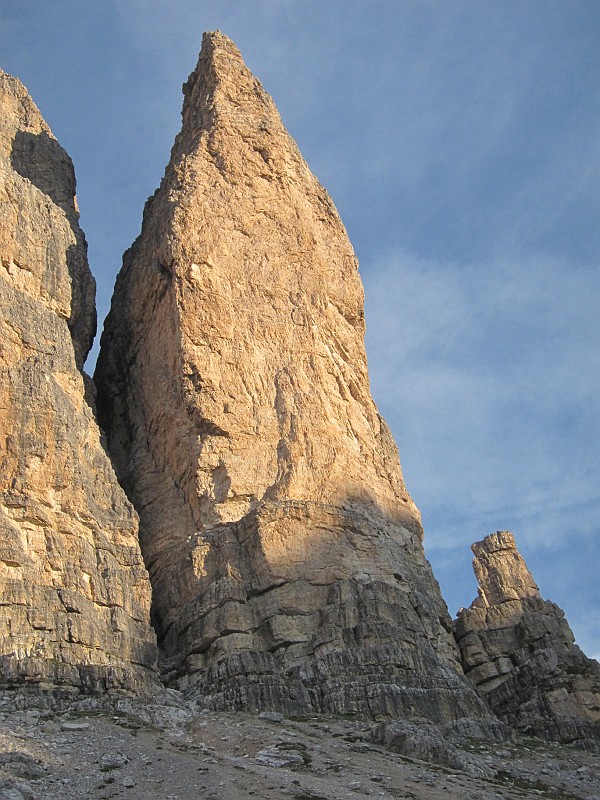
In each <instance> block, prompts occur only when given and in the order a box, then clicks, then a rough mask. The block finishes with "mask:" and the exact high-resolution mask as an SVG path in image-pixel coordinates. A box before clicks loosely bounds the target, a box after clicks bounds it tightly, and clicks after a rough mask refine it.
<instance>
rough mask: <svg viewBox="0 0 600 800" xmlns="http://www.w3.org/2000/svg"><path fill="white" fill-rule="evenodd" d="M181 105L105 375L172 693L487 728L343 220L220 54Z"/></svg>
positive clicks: (121, 283)
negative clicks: (381, 370) (372, 385)
mask: <svg viewBox="0 0 600 800" xmlns="http://www.w3.org/2000/svg"><path fill="white" fill-rule="evenodd" d="M184 95H185V101H184V106H183V127H182V130H181V133H180V134H179V135H178V137H177V139H176V141H175V144H174V147H173V150H172V154H171V160H170V163H169V165H168V167H167V169H166V173H165V176H164V179H163V181H162V183H161V186H160V188H159V189H158V191H157V192H156V193H155V195H154V196H153V197H152V198H151V199H150V200H149V201H148V204H147V206H146V210H145V214H144V221H143V227H142V233H141V235H140V237H139V238H138V239H137V241H136V242H135V243H134V245H133V246H132V248H131V249H130V250H129V251H128V252H127V253H126V254H125V257H124V261H123V268H122V270H121V273H120V275H119V277H118V280H117V284H116V288H115V294H114V298H113V304H112V310H111V313H110V315H109V318H108V320H107V322H106V326H105V330H104V334H103V336H102V346H101V354H100V359H99V362H98V368H97V371H96V381H97V385H98V391H99V410H100V413H101V418H102V424H103V426H104V427H105V429H106V431H107V436H108V442H109V448H110V452H111V453H112V455H113V458H114V462H115V464H116V468H117V471H118V474H119V476H120V478H121V480H122V482H123V485H124V486H125V487H126V490H127V492H128V493H129V496H130V498H131V499H132V501H133V502H134V504H135V506H136V508H137V510H138V512H139V514H140V519H141V527H140V536H141V542H142V548H143V552H144V556H145V560H146V564H147V565H148V568H149V571H150V575H151V579H152V583H153V588H154V601H153V614H154V620H155V624H156V628H157V631H158V634H159V642H160V647H161V649H162V653H163V658H164V667H165V671H166V674H167V675H168V676H170V677H171V678H172V679H173V680H177V681H178V682H179V685H180V686H181V687H183V688H189V689H193V690H194V691H196V692H197V693H198V694H199V695H203V696H204V698H205V701H206V702H207V703H208V704H210V705H212V706H213V707H216V708H241V707H252V708H260V707H272V708H281V709H285V710H288V711H302V710H304V711H306V710H322V711H339V712H358V713H362V714H371V715H374V714H388V715H395V714H399V713H402V714H406V715H409V716H410V715H413V716H427V717H430V718H435V719H454V718H459V717H462V716H464V715H482V716H483V717H485V716H486V713H487V712H486V711H485V709H484V707H483V705H482V704H481V702H480V701H479V699H478V698H477V696H476V695H475V693H474V692H473V691H472V689H471V688H470V685H469V684H468V683H467V682H466V681H465V680H464V678H463V676H462V673H461V668H460V665H459V660H458V653H457V650H456V648H455V645H454V642H453V639H452V636H451V633H450V626H449V617H448V614H447V609H446V607H445V605H444V603H443V601H442V598H441V596H440V592H439V587H438V585H437V583H436V582H435V580H434V578H433V576H432V574H431V570H430V567H429V564H428V563H427V562H426V560H425V558H424V556H423V550H422V545H421V536H422V531H421V525H420V520H419V514H418V511H417V509H416V507H415V505H414V504H413V502H412V500H411V498H410V497H409V495H408V493H407V491H406V488H405V486H404V482H403V479H402V474H401V470H400V464H399V460H398V453H397V450H396V447H395V445H394V442H393V440H392V438H391V435H390V433H389V430H388V428H387V426H386V424H385V422H384V421H383V420H382V418H381V417H380V415H379V414H378V412H377V409H376V407H375V405H374V403H373V400H372V399H371V395H370V390H369V380H368V374H367V362H366V356H365V350H364V343H363V337H364V314H363V290H362V285H361V282H360V278H359V276H358V272H357V262H356V258H355V256H354V253H353V250H352V247H351V245H350V242H349V241H348V238H347V235H346V233H345V230H344V227H343V225H342V223H341V221H340V218H339V216H338V214H337V211H336V209H335V207H334V205H333V203H332V201H331V199H330V197H329V196H328V194H327V192H326V191H325V190H324V189H323V187H322V186H321V185H320V184H319V183H318V181H317V180H316V179H315V178H314V177H313V175H312V174H311V173H310V171H309V169H308V167H307V165H306V163H305V162H304V161H303V159H302V157H301V155H300V153H299V151H298V149H297V147H296V145H295V143H294V142H293V141H292V139H291V138H290V136H289V135H288V133H287V132H286V130H285V129H284V127H283V125H282V122H281V120H280V117H279V115H278V113H277V110H276V108H275V106H274V104H273V101H272V100H271V98H270V97H269V96H268V95H267V94H266V93H265V92H264V90H263V89H262V87H261V85H260V83H259V82H258V80H257V79H256V78H254V77H253V75H252V74H251V73H250V72H249V70H248V69H247V68H246V67H245V65H244V63H243V61H242V59H241V56H240V54H239V52H238V50H237V48H236V47H235V46H234V45H233V43H232V42H231V41H229V40H228V39H227V38H226V37H225V36H223V35H221V34H220V33H211V34H206V35H205V37H204V41H203V47H202V52H201V54H200V59H199V61H198V65H197V67H196V69H195V71H194V72H193V73H192V75H191V76H190V78H189V80H188V82H187V83H186V85H185V86H184Z"/></svg>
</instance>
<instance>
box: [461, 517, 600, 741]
mask: <svg viewBox="0 0 600 800" xmlns="http://www.w3.org/2000/svg"><path fill="white" fill-rule="evenodd" d="M472 549H473V552H474V553H475V559H474V561H473V568H474V570H475V575H476V576H477V580H478V582H479V596H478V598H477V599H476V600H475V601H474V602H473V603H472V605H471V607H470V608H467V609H461V611H459V614H458V619H457V620H456V621H455V623H454V628H455V636H456V640H457V642H458V645H459V647H460V651H461V655H462V662H463V667H464V669H465V672H466V674H467V675H468V676H469V678H471V679H472V680H473V681H474V682H475V684H476V686H477V688H478V691H479V692H480V693H481V694H482V695H483V696H484V697H485V699H486V700H487V701H488V703H489V704H490V706H491V707H492V709H493V710H494V711H495V713H496V714H497V715H498V716H499V717H500V719H502V720H503V721H504V722H506V723H508V724H509V725H511V726H513V727H516V728H518V729H521V730H524V731H528V732H531V733H533V734H535V735H536V736H541V737H543V738H547V739H555V740H558V741H578V740H586V739H594V738H595V739H600V664H598V662H597V661H594V660H593V659H589V658H587V657H586V656H585V655H584V654H583V653H582V652H581V650H580V649H579V647H577V645H576V644H574V637H573V633H572V631H571V629H570V627H569V625H568V623H567V621H566V620H565V618H564V613H563V612H562V610H561V609H560V608H559V607H558V606H556V605H555V604H554V603H551V602H549V601H547V600H542V598H541V596H540V593H539V591H538V588H537V586H536V584H535V582H534V580H533V578H532V576H531V573H530V572H529V570H528V569H527V566H526V564H525V562H524V560H523V558H522V557H521V556H520V554H519V553H518V551H517V549H516V547H515V542H514V539H513V535H512V534H511V533H509V532H508V531H498V532H497V533H493V534H491V535H490V536H486V538H485V539H483V541H481V542H476V543H475V544H474V545H473V547H472Z"/></svg>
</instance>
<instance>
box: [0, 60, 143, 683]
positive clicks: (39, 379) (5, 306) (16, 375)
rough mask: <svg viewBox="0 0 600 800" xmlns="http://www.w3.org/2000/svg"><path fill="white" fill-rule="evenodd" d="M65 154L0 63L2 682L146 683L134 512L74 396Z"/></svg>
mask: <svg viewBox="0 0 600 800" xmlns="http://www.w3.org/2000/svg"><path fill="white" fill-rule="evenodd" d="M78 217H79V215H78V212H77V207H76V203H75V177H74V172H73V165H72V163H71V160H70V159H69V157H68V156H67V154H66V153H65V151H64V150H63V149H62V148H61V147H60V145H59V144H58V142H57V141H56V139H55V138H54V137H53V135H52V133H51V131H50V129H49V128H48V126H47V125H46V123H45V122H44V120H43V119H42V117H41V115H40V113H39V111H38V110H37V108H36V107H35V105H34V103H33V102H32V100H31V98H30V97H29V95H28V94H27V91H26V90H25V89H24V87H23V86H22V85H21V83H20V82H19V81H18V80H16V79H15V78H12V77H11V76H9V75H7V74H5V73H3V72H1V71H0V258H1V265H0V304H1V308H2V314H1V316H0V418H1V429H2V435H1V436H0V626H1V632H2V636H1V637H0V687H6V686H13V685H19V684H22V683H24V682H25V683H29V684H31V683H34V684H41V685H42V686H46V687H49V686H56V685H60V686H63V687H65V688H71V689H83V690H102V689H106V688H127V689H136V690H139V689H143V688H145V687H147V686H148V685H151V684H152V683H153V682H154V681H155V680H156V679H155V678H154V677H153V675H154V674H155V673H154V671H153V670H154V665H155V662H156V644H155V638H154V634H153V631H152V630H151V628H150V626H149V606H150V583H149V580H148V575H147V572H146V570H145V568H144V565H143V561H142V558H141V553H140V549H139V544H138V542H137V538H136V535H137V517H136V514H135V511H134V510H133V508H132V507H131V505H130V503H129V502H128V500H127V499H126V497H125V495H124V493H123V491H122V490H121V488H120V487H119V485H118V483H117V480H116V477H115V474H114V472H113V470H112V467H111V465H110V462H109V460H108V457H107V456H106V454H105V452H104V450H103V447H102V445H101V442H100V433H99V430H98V427H97V425H96V423H95V420H94V418H93V414H92V412H91V410H90V408H89V406H88V404H87V403H86V400H85V397H84V395H85V386H84V376H83V374H82V372H81V368H82V365H83V361H84V359H85V356H86V355H87V352H88V350H89V347H90V345H91V341H92V337H93V335H94V331H95V326H96V316H95V307H94V294H95V286H94V280H93V278H92V276H91V274H90V271H89V268H88V265H87V256H86V243H85V239H84V236H83V233H82V231H81V229H80V227H79V224H78Z"/></svg>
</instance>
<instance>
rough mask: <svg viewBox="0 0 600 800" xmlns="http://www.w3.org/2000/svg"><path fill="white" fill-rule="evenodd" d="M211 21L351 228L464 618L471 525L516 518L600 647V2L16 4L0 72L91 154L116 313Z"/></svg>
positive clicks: (89, 169)
mask: <svg viewBox="0 0 600 800" xmlns="http://www.w3.org/2000/svg"><path fill="white" fill-rule="evenodd" d="M215 28H219V29H221V30H222V31H223V32H224V33H226V34H227V35H228V36H230V37H231V38H232V39H233V40H234V41H235V42H236V44H237V45H238V47H239V48H240V49H241V51H242V54H243V56H244V58H245V60H246V63H247V64H248V66H249V67H250V68H251V69H252V70H253V71H254V73H255V74H256V75H257V76H258V77H259V78H260V79H261V81H262V82H263V85H264V86H265V88H266V89H267V91H269V92H270V93H271V94H272V96H273V97H274V99H275V102H276V103H277V105H278V107H279V110H280V112H281V115H282V117H283V120H284V123H285V124H286V126H287V127H288V130H289V131H290V132H291V133H292V135H293V136H294V138H295V139H296V141H297V142H298V144H299V146H300V149H301V150H302V153H303V155H304V157H305V158H306V160H307V161H308V163H309V166H310V167H311V169H312V170H313V172H315V174H316V175H317V176H318V177H319V179H320V180H321V182H322V183H323V184H324V186H325V187H326V188H327V189H328V191H329V192H330V194H331V195H332V197H333V199H334V201H335V203H336V205H337V206H338V209H339V211H340V213H341V216H342V219H343V220H344V222H345V224H346V226H347V228H348V232H349V235H350V238H351V240H352V242H353V244H354V247H355V249H356V252H357V255H358V257H359V260H360V263H361V274H362V276H363V281H364V283H365V288H366V298H367V300H366V306H367V309H366V310H367V327H368V333H367V349H368V354H369V364H370V370H371V379H372V390H373V395H374V397H375V399H376V401H377V403H378V404H379V406H380V409H381V411H382V413H383V414H384V416H385V417H386V419H387V420H388V422H389V424H390V426H391V428H392V430H393V433H394V435H395V438H396V441H397V443H398V446H399V448H400V455H401V460H402V465H403V469H404V473H405V478H406V481H407V485H408V488H409V490H410V491H411V493H412V495H413V497H414V498H415V500H416V502H417V504H418V505H419V507H420V508H421V510H422V514H423V521H424V525H425V546H426V552H427V554H428V557H429V558H430V560H431V562H432V564H433V567H434V571H435V573H436V576H437V578H438V580H439V581H440V584H441V586H442V591H443V594H444V597H445V599H446V601H447V602H448V605H449V608H450V612H451V613H454V612H455V611H456V610H457V608H458V607H459V606H461V605H468V604H469V603H470V602H471V600H472V599H473V597H474V596H475V581H474V578H473V576H472V572H471V566H470V560H471V554H470V550H469V545H470V544H471V542H473V541H475V540H477V539H481V538H482V537H483V536H485V535H486V534H488V533H491V532H492V531H494V530H497V529H505V528H508V529H510V530H512V531H513V532H514V534H515V536H516V539H517V543H518V546H519V548H520V550H521V552H522V553H523V554H524V556H525V557H526V559H527V562H528V564H529V566H530V568H531V570H532V572H533V574H534V577H535V578H536V580H537V582H538V584H539V586H540V589H541V591H542V594H543V596H544V597H547V598H550V599H552V600H554V601H555V602H557V603H558V604H559V605H560V606H561V607H562V608H564V609H565V611H566V614H567V618H568V620H569V622H570V623H571V626H572V627H573V629H574V631H575V634H576V637H577V641H578V642H579V643H580V644H581V645H582V647H583V648H584V650H585V651H586V652H587V653H588V654H589V655H596V657H598V655H600V590H599V588H598V585H599V581H598V567H599V559H598V541H599V530H600V489H599V487H600V447H599V445H600V426H599V420H600V399H599V396H600V391H599V390H600V315H599V314H598V310H597V309H598V305H599V300H600V226H599V225H598V219H599V217H600V214H599V212H600V190H599V187H600V174H599V173H600V136H599V133H600V131H599V128H600V91H599V87H600V49H599V48H598V41H600V4H599V3H597V2H596V1H595V0H589V1H587V0H586V1H585V2H581V1H580V0H564V2H553V0H544V2H537V0H528V1H527V2H523V1H522V0H519V1H518V2H513V1H512V0H506V1H501V0H498V2H488V1H487V0H477V2H470V1H464V2H463V1H462V0H456V2H452V3H448V2H444V0H436V2H427V0H422V1H420V2H408V1H407V0H389V1H388V0H361V1H360V2H359V1H358V0H344V1H343V2H341V1H340V2H338V0H329V1H328V2H327V1H325V2H324V1H323V0H320V2H313V0H253V2H249V1H248V0H230V2H225V0H221V2H215V1H214V0H213V1H211V0H204V2H201V0H195V1H194V2H191V1H189V0H179V1H176V2H165V0H121V1H119V0H113V2H109V0H95V1H94V2H92V0H77V2H71V0H62V1H61V2H56V3H46V2H41V0H40V1H39V2H38V1H36V0H2V2H1V3H0V66H2V68H3V69H5V70H6V71H8V72H10V73H12V74H14V75H17V76H18V77H19V78H21V80H22V81H23V82H24V83H25V85H26V86H27V87H28V89H29V90H30V92H31V94H32V96H33V98H34V100H35V101H36V103H37V104H38V106H39V107H40V109H41V111H42V113H43V114H44V116H45V118H46V120H47V121H48V123H49V124H50V126H51V127H52V130H53V131H54V133H55V135H56V136H57V138H58V139H59V141H60V142H61V144H62V145H63V146H64V147H65V148H66V149H67V151H68V152H69V154H70V155H71V157H72V158H73V160H74V162H75V168H76V173H77V179H78V200H79V204H80V208H81V218H82V225H83V228H84V230H85V232H86V235H87V238H88V241H89V255H90V264H91V267H92V270H93V272H94V274H95V276H96V279H97V281H98V307H99V315H100V317H101V318H102V317H103V316H104V315H105V313H106V311H107V310H108V305H109V303H110V295H111V292H112V286H113V282H114V278H115V275H116V272H117V270H118V269H119V266H120V261H121V255H122V253H123V251H124V250H125V249H126V247H128V246H129V244H130V243H131V241H132V240H133V239H134V238H135V236H136V235H137V234H138V232H139V228H140V224H141V214H142V208H143V203H144V201H145V199H146V198H147V197H148V196H149V195H150V194H152V192H153V191H154V189H155V188H156V186H157V185H158V183H159V181H160V178H161V176H162V173H163V170H164V167H165V165H166V163H167V161H168V157H169V151H170V147H171V145H172V142H173V139H174V136H175V134H176V133H177V131H178V129H179V124H180V116H179V114H180V108H181V100H182V97H181V84H182V83H183V81H184V80H185V79H186V78H187V75H188V74H189V73H190V72H191V70H192V69H193V67H194V66H195V63H196V60H197V55H198V50H199V48H200V42H201V36H202V32H203V31H204V30H212V29H215ZM88 364H89V362H88Z"/></svg>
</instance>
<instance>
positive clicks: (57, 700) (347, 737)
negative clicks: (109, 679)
mask: <svg viewBox="0 0 600 800" xmlns="http://www.w3.org/2000/svg"><path fill="white" fill-rule="evenodd" d="M81 797H94V798H97V800H109V799H110V798H129V800H148V798H161V799H164V800H175V799H176V800H192V798H194V800H196V798H198V797H202V798H207V800H217V798H219V799H220V798H225V797H227V798H228V799H229V800H242V798H248V797H256V798H262V797H268V798H270V799H271V800H279V798H281V800H283V799H284V798H286V799H287V798H292V799H293V800H342V798H343V799H344V800H345V799H346V798H347V797H357V798H362V797H373V798H407V799H408V798H410V800H438V799H439V800H442V798H448V799H449V800H462V798H465V799H466V798H469V800H522V798H536V797H538V798H547V800H597V798H599V797H600V765H599V764H598V758H597V756H595V755H594V754H592V753H589V752H586V751H582V750H579V749H577V748H575V747H572V746H569V745H564V744H562V745H558V744H553V743H549V742H543V741H541V740H539V739H535V738H533V737H527V736H524V735H519V734H514V735H513V736H512V738H511V739H509V740H508V741H503V742H498V741H489V740H488V741H486V740H482V739H475V738H472V737H471V736H465V735H460V734H458V733H456V732H453V731H452V730H450V729H449V728H448V727H446V728H444V727H443V726H440V727H436V726H432V725H431V723H429V722H427V721H425V720H422V721H411V722H400V723H398V722H397V723H392V724H386V723H376V722H372V721H366V720H359V719H350V718H345V717H339V716H332V715H314V716H305V717H293V716H285V715H283V714H278V713H274V712H271V713H269V712H263V713H260V714H249V713H243V712H238V713H231V712H213V711H209V710H207V709H202V708H200V707H198V705H197V704H195V703H192V702H189V701H186V700H185V699H184V697H183V696H182V695H181V694H179V693H178V692H175V691H172V690H166V691H164V692H159V693H157V694H156V695H155V697H154V698H146V699H145V700H140V699H136V698H134V697H126V696H122V697H108V696H106V695H105V696H100V697H96V698H93V697H84V698H81V699H79V700H75V699H71V700H68V699H67V698H65V697H64V696H63V697H62V698H61V697H57V696H55V695H52V694H44V693H40V692H31V693H30V692H4V693H0V798H1V799H2V800H42V798H43V800H75V798H81Z"/></svg>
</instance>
